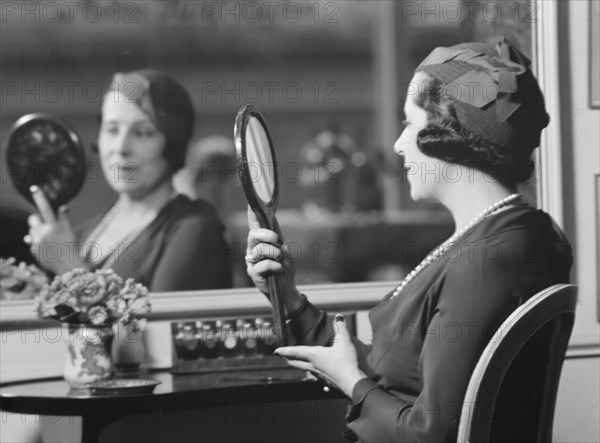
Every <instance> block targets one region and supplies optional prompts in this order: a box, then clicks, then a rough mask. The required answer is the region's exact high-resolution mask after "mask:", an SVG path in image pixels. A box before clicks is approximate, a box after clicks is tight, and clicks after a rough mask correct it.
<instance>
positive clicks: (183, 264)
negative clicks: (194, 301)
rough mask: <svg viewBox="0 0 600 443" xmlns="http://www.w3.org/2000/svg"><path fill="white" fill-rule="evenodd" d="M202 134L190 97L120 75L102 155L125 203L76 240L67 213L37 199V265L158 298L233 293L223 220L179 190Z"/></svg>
mask: <svg viewBox="0 0 600 443" xmlns="http://www.w3.org/2000/svg"><path fill="white" fill-rule="evenodd" d="M193 126H194V108H193V105H192V101H191V99H190V96H189V95H188V93H187V92H186V90H185V89H184V88H183V87H182V86H181V85H180V84H179V83H178V82H176V81H175V80H174V79H172V78H171V77H169V76H168V75H165V74H163V73H160V72H156V71H150V70H142V71H135V72H131V73H127V74H116V75H115V76H114V78H113V81H112V83H111V85H110V88H109V91H108V92H107V94H106V95H105V97H104V100H103V103H102V118H101V125H100V132H99V137H98V149H99V154H100V161H101V165H102V171H103V173H104V174H105V176H106V178H107V181H108V183H109V185H110V186H111V188H112V189H113V190H114V191H116V192H117V194H118V198H117V201H116V203H115V204H114V205H113V206H112V207H111V208H110V209H109V210H108V212H106V213H103V214H99V215H98V216H97V217H96V218H94V219H93V220H91V221H90V222H89V223H87V224H86V226H85V227H84V228H83V229H82V230H81V231H80V232H77V234H76V233H75V231H74V230H73V229H72V228H71V225H70V223H69V220H68V218H67V214H66V208H64V207H63V208H61V209H60V211H59V213H58V214H57V215H55V214H54V213H53V212H52V209H51V208H50V206H49V205H48V202H47V200H46V198H45V197H44V195H43V193H42V192H41V190H39V189H38V188H34V189H32V192H33V195H34V199H35V201H36V204H37V206H38V209H39V212H40V213H39V215H38V214H34V215H31V216H30V218H29V225H30V241H31V242H32V244H33V245H34V246H35V247H34V248H33V250H34V253H35V254H36V258H37V259H38V261H39V262H40V263H41V264H42V265H43V266H44V267H45V268H46V269H47V270H49V271H51V272H54V273H57V274H58V273H62V272H65V271H68V270H70V269H73V268H76V267H84V268H88V269H92V270H93V269H97V268H112V269H113V270H114V271H115V272H116V273H118V274H119V275H121V276H122V277H124V278H127V277H133V278H135V279H136V280H137V281H138V282H139V283H142V284H144V285H146V286H147V287H148V288H149V289H150V290H151V291H176V290H191V289H206V288H225V287H229V286H230V264H229V262H228V259H227V250H226V245H225V241H224V239H223V225H222V224H221V222H220V221H219V219H218V217H217V215H216V212H215V210H214V209H213V207H212V206H210V205H209V204H208V203H205V202H202V201H199V202H192V201H191V200H190V199H189V198H187V197H185V196H182V195H178V194H177V193H176V192H175V191H174V189H173V185H172V180H171V179H172V177H173V174H174V173H175V172H176V171H177V170H179V169H180V168H181V167H182V166H183V163H184V157H185V152H186V147H187V144H188V142H189V140H190V137H191V135H192V132H193ZM51 242H53V243H55V244H57V245H60V247H61V248H62V250H61V254H60V256H59V259H58V260H56V259H55V257H45V256H44V254H41V253H40V251H44V250H45V245H47V244H49V243H51ZM74 245H75V246H76V247H77V249H78V250H79V251H78V252H79V253H78V254H77V253H75V254H74Z"/></svg>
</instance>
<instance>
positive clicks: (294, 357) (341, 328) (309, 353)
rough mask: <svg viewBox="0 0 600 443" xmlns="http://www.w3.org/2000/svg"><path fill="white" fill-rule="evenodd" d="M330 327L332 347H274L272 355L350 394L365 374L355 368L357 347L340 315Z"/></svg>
mask: <svg viewBox="0 0 600 443" xmlns="http://www.w3.org/2000/svg"><path fill="white" fill-rule="evenodd" d="M333 328H334V329H335V338H334V340H333V345H332V346H331V347H324V346H287V347H283V348H278V349H276V350H275V354H276V355H280V356H282V357H284V358H286V359H287V360H288V364H290V365H291V366H293V367H295V368H298V369H303V370H306V371H310V372H312V373H315V374H316V375H317V376H319V377H320V378H322V379H325V380H326V381H327V382H328V383H330V384H332V385H334V386H337V387H338V388H339V389H341V390H342V392H344V394H346V395H347V396H348V397H352V389H353V388H354V385H355V384H356V382H358V381H359V380H360V379H361V378H364V377H366V375H365V373H364V372H362V371H361V370H360V369H359V367H358V359H357V357H356V349H355V348H354V344H353V343H352V339H351V337H350V333H349V332H348V329H347V328H346V322H345V320H344V317H343V316H342V315H341V314H337V315H336V316H335V321H334V323H333Z"/></svg>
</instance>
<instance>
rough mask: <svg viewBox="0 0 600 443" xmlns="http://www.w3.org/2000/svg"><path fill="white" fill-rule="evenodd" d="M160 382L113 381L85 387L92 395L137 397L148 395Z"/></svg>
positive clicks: (129, 379)
mask: <svg viewBox="0 0 600 443" xmlns="http://www.w3.org/2000/svg"><path fill="white" fill-rule="evenodd" d="M161 383H162V382H161V381H158V380H151V379H147V380H145V379H138V378H128V379H115V380H104V381H98V382H94V383H90V384H89V385H87V388H88V389H89V390H90V393H91V394H92V395H137V394H150V393H152V392H153V391H154V388H156V386H158V385H159V384H161Z"/></svg>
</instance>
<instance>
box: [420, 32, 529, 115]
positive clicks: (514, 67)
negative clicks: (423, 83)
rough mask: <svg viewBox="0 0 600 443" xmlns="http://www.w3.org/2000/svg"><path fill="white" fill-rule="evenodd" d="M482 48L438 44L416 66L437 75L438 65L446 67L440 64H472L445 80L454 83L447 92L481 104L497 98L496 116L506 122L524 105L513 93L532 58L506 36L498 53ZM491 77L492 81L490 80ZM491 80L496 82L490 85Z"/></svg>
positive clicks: (456, 97) (475, 104)
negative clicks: (465, 70) (512, 43)
mask: <svg viewBox="0 0 600 443" xmlns="http://www.w3.org/2000/svg"><path fill="white" fill-rule="evenodd" d="M481 48H482V46H481V45H473V44H471V45H465V46H464V47H459V48H457V47H452V48H443V47H439V48H436V49H434V50H433V51H432V52H431V54H429V56H428V57H427V58H426V59H425V60H423V62H422V63H421V64H420V65H419V67H418V68H417V70H420V69H421V68H425V69H423V70H424V71H426V72H430V73H432V74H434V75H435V74H436V71H437V70H438V69H436V65H438V66H440V68H439V71H442V70H444V68H442V66H441V65H443V64H444V63H448V62H453V61H454V62H461V63H464V64H467V65H469V66H471V67H472V69H470V70H469V71H468V72H466V73H463V74H462V75H459V76H458V77H457V78H453V79H450V81H444V82H445V83H447V84H448V85H449V86H453V87H454V88H451V87H447V88H446V90H447V93H448V95H450V96H452V97H453V98H454V99H456V100H459V101H461V102H464V103H467V104H470V105H473V106H476V107H478V108H483V107H484V106H486V105H488V104H489V103H492V102H494V101H496V117H497V119H498V121H500V122H504V121H506V120H507V119H508V118H509V117H510V116H511V115H512V114H513V113H514V112H515V111H516V110H517V109H518V108H519V107H520V106H521V103H519V102H518V101H516V97H515V94H514V93H515V92H517V90H518V87H517V76H518V75H521V74H523V73H524V72H526V70H527V68H528V67H529V65H530V64H531V61H530V60H529V59H528V58H527V57H526V56H525V55H524V54H523V53H521V52H520V51H519V50H518V49H516V48H514V47H512V46H511V45H510V44H509V43H508V42H507V41H506V40H505V39H503V40H501V41H500V42H498V44H497V45H496V48H495V49H496V52H497V55H494V54H492V53H490V52H485V50H482V49H481ZM444 71H445V70H444ZM446 76H447V74H446V75H444V77H446ZM490 79H491V80H492V82H493V83H490ZM443 80H448V79H446V78H444V79H443ZM492 84H493V85H494V86H493V87H490V85H492ZM453 89H454V90H453Z"/></svg>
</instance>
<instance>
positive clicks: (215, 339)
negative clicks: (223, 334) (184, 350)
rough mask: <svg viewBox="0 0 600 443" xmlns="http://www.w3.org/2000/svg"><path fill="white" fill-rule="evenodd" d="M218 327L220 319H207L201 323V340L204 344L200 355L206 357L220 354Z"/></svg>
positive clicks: (210, 357) (211, 357) (209, 357)
mask: <svg viewBox="0 0 600 443" xmlns="http://www.w3.org/2000/svg"><path fill="white" fill-rule="evenodd" d="M220 328H221V322H220V321H216V322H215V321H207V322H204V324H203V325H202V342H203V344H204V346H203V352H202V355H203V357H204V358H206V359H213V358H218V357H220V356H221V340H220V338H219V335H220V333H219V332H220V331H219V329H220Z"/></svg>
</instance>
